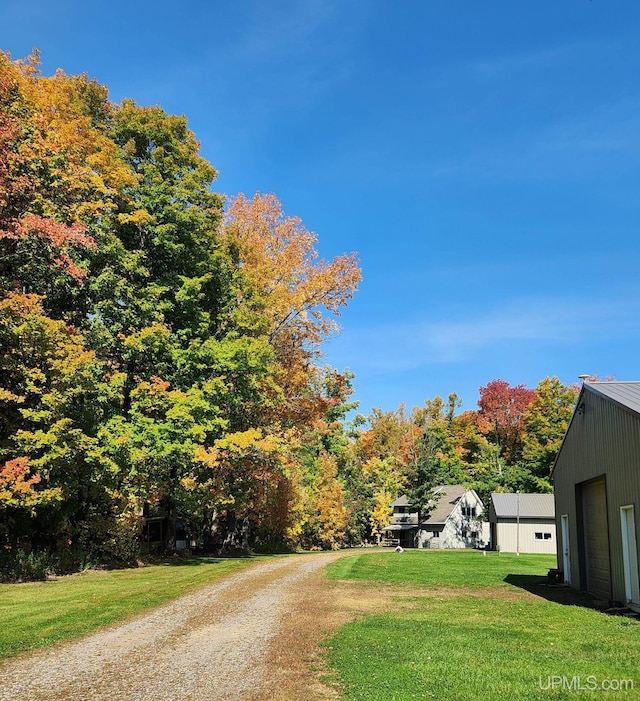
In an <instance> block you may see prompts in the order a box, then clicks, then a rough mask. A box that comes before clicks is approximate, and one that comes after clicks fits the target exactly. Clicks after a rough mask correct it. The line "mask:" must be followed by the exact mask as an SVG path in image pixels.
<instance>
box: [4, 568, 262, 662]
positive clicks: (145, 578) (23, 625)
mask: <svg viewBox="0 0 640 701" xmlns="http://www.w3.org/2000/svg"><path fill="white" fill-rule="evenodd" d="M261 559H263V558H262V557H252V558H247V557H245V558H193V559H189V560H168V561H167V562H166V563H164V564H159V565H151V566H146V567H140V568H137V569H123V570H108V571H103V570H87V571H85V572H81V573H79V574H73V575H69V576H65V577H55V578H52V579H49V580H48V581H46V582H30V583H25V584H0V659H2V658H7V657H13V656H15V655H18V654H21V653H23V652H27V651H29V650H35V649H37V648H40V647H44V646H46V645H51V644H53V643H56V642H59V641H62V640H68V639H71V638H76V637H80V636H82V635H85V634H86V633H89V632H91V631H93V630H96V629H97V628H100V627H102V626H106V625H110V624H111V623H116V622H119V621H125V620H127V619H129V618H131V617H133V616H134V615H136V614H138V613H141V612H143V611H149V610H150V609H153V608H155V607H157V606H160V605H161V604H164V603H166V602H168V601H171V600H173V599H177V598H178V597H180V596H182V595H183V594H187V593H189V592H191V591H193V590H194V589H197V588H199V587H202V586H205V585H207V584H210V583H212V582H216V581H218V580H219V579H222V578H223V577H224V576H226V575H229V574H232V573H234V572H237V571H238V570H240V569H242V568H244V567H247V566H249V565H250V564H252V563H254V562H257V561H258V560H261Z"/></svg>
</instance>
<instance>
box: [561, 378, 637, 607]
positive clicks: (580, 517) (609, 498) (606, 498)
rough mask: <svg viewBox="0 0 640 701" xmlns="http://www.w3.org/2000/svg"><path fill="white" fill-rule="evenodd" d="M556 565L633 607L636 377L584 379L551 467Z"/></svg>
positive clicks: (581, 584)
mask: <svg viewBox="0 0 640 701" xmlns="http://www.w3.org/2000/svg"><path fill="white" fill-rule="evenodd" d="M552 477H553V483H554V489H555V501H556V518H557V523H558V548H557V553H558V568H559V569H561V570H562V571H563V575H564V580H565V582H567V583H568V584H570V585H571V587H573V588H574V589H578V590H582V591H588V592H589V593H591V594H593V595H594V596H596V597H598V598H599V599H602V600H604V601H607V602H611V603H617V604H622V605H624V606H629V607H630V608H632V609H635V610H637V611H640V572H639V570H638V563H639V561H640V549H639V544H640V533H639V532H638V529H639V528H640V524H639V519H640V517H639V516H638V511H639V510H640V382H585V383H584V384H583V386H582V390H581V392H580V395H579V397H578V401H577V402H576V408H575V410H574V413H573V416H572V417H571V421H570V423H569V428H568V429H567V432H566V434H565V437H564V441H563V443H562V446H561V448H560V451H559V453H558V457H557V458H556V462H555V465H554V468H553V472H552Z"/></svg>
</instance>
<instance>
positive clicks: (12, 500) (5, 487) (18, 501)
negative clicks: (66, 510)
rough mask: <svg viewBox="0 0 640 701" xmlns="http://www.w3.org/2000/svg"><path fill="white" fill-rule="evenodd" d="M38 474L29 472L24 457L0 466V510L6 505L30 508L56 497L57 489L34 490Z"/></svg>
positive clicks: (38, 479)
mask: <svg viewBox="0 0 640 701" xmlns="http://www.w3.org/2000/svg"><path fill="white" fill-rule="evenodd" d="M39 483H40V475H38V474H37V473H33V474H32V473H31V471H30V470H29V459H28V458H26V457H19V458H15V459H14V460H9V461H8V462H6V463H5V464H4V465H2V466H0V510H1V509H3V508H7V507H26V508H32V507H34V506H36V505H38V504H42V503H46V502H48V501H52V500H54V499H57V498H58V497H59V496H60V490H59V489H45V490H42V491H36V489H35V486H36V485H37V484H39Z"/></svg>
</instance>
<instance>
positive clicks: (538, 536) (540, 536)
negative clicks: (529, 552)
mask: <svg viewBox="0 0 640 701" xmlns="http://www.w3.org/2000/svg"><path fill="white" fill-rule="evenodd" d="M536 540H551V533H536Z"/></svg>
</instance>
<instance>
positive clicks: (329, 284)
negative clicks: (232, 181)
mask: <svg viewBox="0 0 640 701" xmlns="http://www.w3.org/2000/svg"><path fill="white" fill-rule="evenodd" d="M222 236H223V237H227V238H229V239H230V240H231V241H233V242H234V243H235V244H236V245H237V247H238V249H239V257H240V265H241V268H242V271H243V273H244V274H245V275H246V277H247V279H248V280H249V282H250V283H251V285H252V287H253V289H254V290H255V292H256V293H257V294H258V296H259V297H261V298H262V299H263V303H264V305H265V306H264V310H263V313H264V314H265V316H266V318H267V321H268V333H269V335H270V336H271V337H274V336H276V335H278V334H281V333H282V332H283V331H285V330H288V331H293V330H295V332H296V333H297V334H298V335H299V336H300V337H301V338H303V339H304V340H305V341H306V342H310V343H312V344H317V343H319V342H320V341H321V340H322V338H323V337H324V336H326V335H327V334H329V333H331V331H332V330H333V329H334V324H333V322H332V321H330V320H328V319H326V318H324V317H323V315H322V312H321V308H324V309H326V310H327V311H329V312H331V313H333V314H338V313H339V310H340V307H342V306H343V305H344V304H346V302H347V300H348V299H350V297H351V296H352V295H353V293H354V292H355V290H356V288H357V285H358V282H359V281H360V278H361V273H360V269H359V268H358V265H357V261H356V256H355V254H353V253H352V254H349V255H342V256H338V257H336V258H334V259H333V260H332V261H331V262H326V261H324V260H321V259H319V258H318V253H317V251H316V249H315V245H316V242H317V237H316V235H315V234H313V233H312V232H310V231H308V229H306V228H305V227H304V225H303V224H302V221H301V220H300V219H299V218H298V217H287V216H285V215H284V213H283V211H282V206H281V204H280V202H279V201H278V199H277V198H276V196H275V195H273V194H268V195H260V194H256V195H254V197H253V199H251V200H249V199H247V198H246V197H245V196H244V195H243V194H240V195H238V197H236V198H235V199H234V200H232V202H231V205H230V207H229V210H228V213H227V222H226V228H225V229H224V231H223V232H222Z"/></svg>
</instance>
